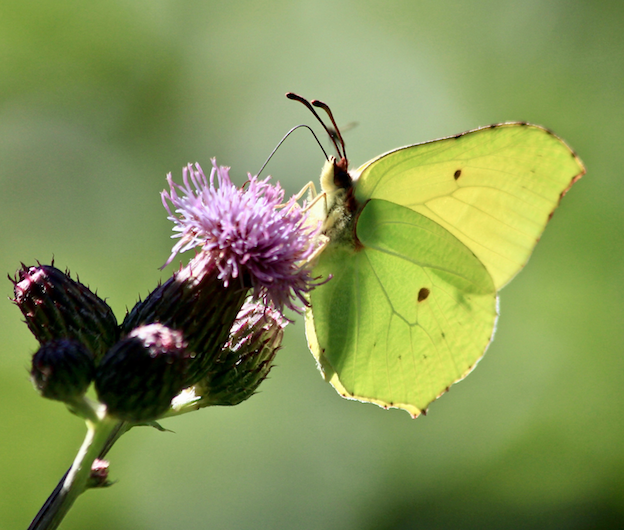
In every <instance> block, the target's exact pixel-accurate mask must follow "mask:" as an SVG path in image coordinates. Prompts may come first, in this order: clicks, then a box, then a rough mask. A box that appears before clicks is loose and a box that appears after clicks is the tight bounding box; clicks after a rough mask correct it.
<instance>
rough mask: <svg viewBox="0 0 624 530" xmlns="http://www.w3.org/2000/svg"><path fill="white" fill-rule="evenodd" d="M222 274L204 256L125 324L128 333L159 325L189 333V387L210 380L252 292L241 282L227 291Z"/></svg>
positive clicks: (139, 306)
mask: <svg viewBox="0 0 624 530" xmlns="http://www.w3.org/2000/svg"><path fill="white" fill-rule="evenodd" d="M217 275H218V269H217V267H216V265H215V263H214V260H213V259H212V257H211V255H210V254H207V253H205V252H202V253H201V254H199V255H197V256H196V257H195V258H194V259H193V260H191V261H190V263H189V264H188V265H187V266H186V267H185V268H184V269H182V270H180V271H178V272H176V273H174V275H173V276H172V277H171V278H169V279H168V280H167V281H166V282H165V283H164V284H162V285H160V286H158V287H157V288H156V289H154V291H152V292H151V293H150V294H149V295H148V297H147V298H146V299H145V300H144V301H142V302H139V303H138V304H136V305H135V306H134V308H133V309H132V311H130V313H129V314H128V315H126V318H125V319H124V321H123V323H122V324H121V329H122V332H124V333H127V332H129V331H130V330H132V329H134V328H136V327H138V326H141V325H145V324H151V323H154V322H159V323H161V324H162V325H164V326H167V327H169V328H171V329H176V330H180V331H181V332H183V334H184V340H185V342H186V345H187V351H188V352H189V354H190V355H191V358H190V359H189V360H188V366H187V371H186V380H185V383H184V386H185V387H187V386H190V385H192V384H194V383H196V382H197V381H199V380H200V379H202V378H203V377H205V375H206V373H207V371H208V370H209V369H210V364H211V363H212V358H213V357H214V356H215V355H217V354H218V353H219V351H220V350H221V348H222V347H223V344H224V343H225V342H226V341H227V338H228V334H229V330H230V328H231V327H232V324H233V323H234V320H235V318H236V315H237V313H238V311H239V309H240V307H241V306H242V304H243V302H244V300H245V297H246V296H247V292H248V289H245V288H242V287H241V286H240V284H238V283H237V282H233V283H231V284H230V285H228V286H227V287H226V286H224V285H223V282H222V281H221V280H219V279H218V278H217Z"/></svg>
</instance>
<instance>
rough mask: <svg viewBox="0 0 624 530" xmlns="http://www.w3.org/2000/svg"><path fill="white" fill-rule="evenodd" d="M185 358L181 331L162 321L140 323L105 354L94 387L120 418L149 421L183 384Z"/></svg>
mask: <svg viewBox="0 0 624 530" xmlns="http://www.w3.org/2000/svg"><path fill="white" fill-rule="evenodd" d="M188 360H189V354H188V351H187V349H186V344H185V342H184V340H183V337H182V333H180V332H179V331H176V330H172V329H170V328H168V327H166V326H163V325H162V324H150V325H147V326H140V327H138V328H136V329H134V330H132V331H131V332H130V333H129V334H128V335H127V336H126V337H124V338H123V339H121V340H120V341H119V342H118V343H117V344H115V346H113V347H112V348H111V349H110V350H109V351H108V353H107V354H106V355H105V356H104V358H103V359H102V361H101V362H100V364H99V366H98V367H97V371H96V375H95V390H96V391H97V394H98V397H99V398H100V401H101V402H102V403H104V404H106V406H107V408H108V412H109V413H110V414H112V415H114V416H116V417H118V418H119V419H122V420H126V421H133V422H143V421H151V420H154V419H156V418H157V417H158V416H160V415H161V414H162V413H163V412H165V411H166V410H167V409H168V408H169V405H170V403H171V400H172V399H173V398H174V397H175V396H176V395H177V394H178V393H179V392H180V391H181V390H182V388H183V387H184V381H185V375H186V369H187V365H188Z"/></svg>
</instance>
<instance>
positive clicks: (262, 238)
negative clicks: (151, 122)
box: [161, 159, 320, 311]
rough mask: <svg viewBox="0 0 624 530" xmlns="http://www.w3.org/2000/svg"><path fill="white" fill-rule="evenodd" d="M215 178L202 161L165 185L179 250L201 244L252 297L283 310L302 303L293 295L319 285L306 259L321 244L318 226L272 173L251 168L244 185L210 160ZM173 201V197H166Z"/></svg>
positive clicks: (223, 275)
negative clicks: (259, 175) (239, 185)
mask: <svg viewBox="0 0 624 530" xmlns="http://www.w3.org/2000/svg"><path fill="white" fill-rule="evenodd" d="M212 166H213V167H212V171H211V172H210V178H207V177H206V176H205V175H204V172H203V171H202V169H201V167H200V166H199V164H195V166H194V167H193V166H192V165H191V164H189V165H188V166H187V167H186V168H184V170H183V178H182V180H183V185H179V184H176V183H175V182H173V179H172V177H171V174H169V175H168V176H167V182H168V183H169V191H163V192H162V194H161V195H162V200H163V204H164V206H165V208H166V209H167V212H168V213H169V216H168V218H169V219H170V220H171V221H173V222H174V223H175V226H174V228H173V230H174V232H177V234H175V235H174V236H173V237H179V238H180V240H179V241H178V242H177V243H176V244H175V245H174V247H173V249H172V253H171V256H170V257H169V259H168V261H167V264H168V263H170V262H171V261H172V260H173V258H174V257H175V255H176V254H178V253H180V252H185V251H187V250H190V249H191V248H195V247H199V248H200V249H201V250H202V251H205V252H207V253H209V254H210V255H211V256H212V258H213V259H214V260H215V262H216V264H217V267H218V269H219V275H218V277H219V279H220V280H221V281H222V282H223V283H224V285H226V286H227V285H228V284H229V282H231V281H232V280H234V279H239V281H241V282H242V284H243V285H245V286H246V287H248V288H251V289H253V297H254V298H255V299H262V300H263V302H264V303H265V304H266V305H273V306H274V307H275V308H277V309H278V310H280V311H281V310H282V309H283V308H284V307H289V308H290V309H294V310H298V308H297V307H296V306H295V305H294V301H295V300H296V299H297V298H298V299H299V300H301V301H302V302H303V303H305V298H304V295H305V293H307V292H308V291H309V290H310V289H311V288H312V287H313V286H314V285H313V280H312V278H311V276H310V269H309V267H306V266H305V264H306V260H308V258H310V256H311V255H312V254H313V252H314V251H315V249H316V241H317V234H318V231H319V228H320V227H314V226H312V227H311V226H310V223H307V222H306V221H307V213H306V212H305V211H304V210H303V209H302V208H301V207H300V206H299V205H298V204H297V202H296V200H295V198H292V199H291V200H290V201H288V202H287V203H286V204H283V200H284V190H283V189H282V188H281V187H280V185H279V184H276V185H272V184H270V183H269V179H268V178H267V179H264V180H260V179H258V178H257V177H254V176H251V175H249V180H248V182H246V184H245V186H243V187H242V188H237V187H236V186H234V184H232V182H231V180H230V177H229V168H227V167H223V166H217V164H216V162H215V160H214V159H213V160H212ZM169 203H171V204H169Z"/></svg>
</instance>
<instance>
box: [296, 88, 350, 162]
mask: <svg viewBox="0 0 624 530" xmlns="http://www.w3.org/2000/svg"><path fill="white" fill-rule="evenodd" d="M286 97H287V98H288V99H294V100H295V101H298V102H299V103H302V104H303V105H305V106H306V107H307V108H308V110H309V111H310V112H311V113H312V114H314V117H315V118H316V119H317V120H318V121H319V123H320V124H321V125H322V126H323V129H325V132H326V133H327V134H328V135H329V137H330V138H331V140H332V142H333V143H334V147H335V148H336V151H337V152H338V156H340V157H341V158H342V157H344V142H343V141H342V137H340V133H338V137H339V138H340V143H341V145H342V146H343V150H342V151H341V150H340V147H339V145H338V142H336V135H335V134H332V133H331V131H330V130H329V127H327V125H325V122H324V121H323V120H322V119H321V117H320V116H319V115H318V114H317V112H316V111H315V110H314V107H313V106H312V104H311V103H310V102H309V101H308V100H307V99H305V98H304V97H301V96H300V95H299V94H295V93H294V92H287V93H286ZM326 106H327V105H326ZM330 117H331V113H330ZM331 119H332V121H333V118H331ZM334 127H335V124H334Z"/></svg>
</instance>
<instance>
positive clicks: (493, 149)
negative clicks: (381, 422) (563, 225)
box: [287, 94, 585, 417]
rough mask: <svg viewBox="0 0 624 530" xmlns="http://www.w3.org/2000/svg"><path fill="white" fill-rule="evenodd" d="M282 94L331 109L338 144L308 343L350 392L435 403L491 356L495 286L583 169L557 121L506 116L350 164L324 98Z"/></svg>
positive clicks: (328, 169)
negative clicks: (553, 127)
mask: <svg viewBox="0 0 624 530" xmlns="http://www.w3.org/2000/svg"><path fill="white" fill-rule="evenodd" d="M287 96H288V97H289V98H291V99H296V100H298V101H301V102H302V103H304V104H306V106H307V107H308V108H309V109H311V110H312V111H313V113H314V114H315V115H316V117H317V118H318V119H319V120H320V121H321V123H323V122H322V120H321V119H320V117H319V116H318V114H316V112H315V111H314V109H313V107H317V108H321V109H323V110H325V111H326V112H327V114H328V115H329V117H330V119H331V122H332V124H333V129H331V130H336V132H337V134H336V137H337V138H336V139H335V140H334V145H335V146H336V149H337V151H338V153H339V158H338V159H336V158H329V160H328V161H327V162H326V163H325V166H324V168H323V171H322V174H321V190H322V194H321V196H320V197H321V198H322V200H320V201H318V202H320V203H322V213H321V214H320V218H321V221H322V223H323V233H324V235H325V237H326V238H327V244H326V246H325V248H323V250H322V252H320V254H319V256H318V259H317V261H316V263H315V265H314V270H313V272H314V276H318V277H320V278H324V279H328V280H327V281H325V282H324V283H322V284H321V285H319V286H318V287H316V288H315V289H314V290H313V291H312V292H311V293H310V297H309V307H308V308H307V310H306V334H307V338H308V345H309V348H310V351H311V352H312V354H313V355H314V357H315V358H316V360H317V363H318V366H319V368H320V370H321V372H322V374H323V376H324V378H325V379H326V380H327V381H329V382H330V383H331V384H332V385H333V386H334V387H335V389H336V390H337V391H338V392H339V393H340V394H341V395H343V396H344V397H346V398H352V399H356V400H360V401H365V402H371V403H375V404H377V405H380V406H382V407H384V408H390V407H395V408H400V409H404V410H406V411H407V412H409V413H410V414H411V415H412V417H416V416H418V415H419V414H421V413H426V410H427V407H428V405H429V404H430V403H431V402H432V401H434V400H435V399H436V398H438V397H440V396H441V395H442V394H443V393H444V392H446V391H447V390H448V389H449V387H450V385H452V384H453V383H455V382H457V381H459V380H461V379H463V378H464V377H466V375H468V373H469V372H470V371H471V370H472V369H473V368H474V367H475V365H476V364H477V362H478V361H479V359H481V357H482V356H483V354H484V353H485V350H486V349H487V347H488V345H489V344H490V342H491V340H492V337H493V334H494V331H495V328H496V320H497V317H498V291H499V290H500V289H502V288H503V287H504V286H505V285H506V284H507V283H508V282H509V281H510V280H511V279H512V278H513V277H514V276H515V275H516V274H517V273H518V272H519V271H520V270H521V269H522V268H523V267H524V265H525V264H526V262H527V261H528V259H529V257H530V255H531V252H532V251H533V248H534V247H535V245H536V243H537V242H538V241H539V239H540V236H541V234H542V232H543V230H544V228H545V227H546V224H547V223H548V221H549V220H550V218H551V217H552V215H553V212H554V210H555V209H556V208H557V206H558V205H559V202H560V200H561V198H562V197H563V196H564V195H565V193H566V192H567V191H568V190H569V189H570V187H571V186H572V184H574V183H575V182H576V181H577V180H578V179H579V178H580V177H581V176H582V175H583V174H584V173H585V168H584V166H583V164H582V162H581V161H580V159H579V158H578V157H577V155H576V154H575V153H574V152H573V151H572V150H571V149H570V148H569V147H568V146H567V145H566V144H565V143H564V142H563V141H562V140H561V139H560V138H558V137H557V136H555V134H553V133H552V132H551V131H549V130H547V129H545V128H543V127H540V126H537V125H530V124H528V123H501V124H497V125H490V126H488V127H482V128H479V129H475V130H471V131H468V132H465V133H462V134H458V135H456V136H451V137H447V138H442V139H439V140H433V141H430V142H425V143H420V144H415V145H409V146H407V147H401V148H399V149H395V150H393V151H389V152H387V153H384V154H382V155H379V156H378V157H376V158H373V159H372V160H370V161H368V162H366V163H365V164H364V165H362V166H360V167H359V168H358V169H356V170H349V168H348V160H347V157H346V153H345V148H344V141H343V140H342V137H341V135H340V132H339V130H338V128H337V127H336V124H335V121H334V119H333V116H332V114H331V111H330V110H329V107H327V105H326V104H324V103H322V102H319V101H312V102H307V100H304V99H303V98H301V97H300V96H297V95H295V94H287ZM326 129H327V127H326Z"/></svg>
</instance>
